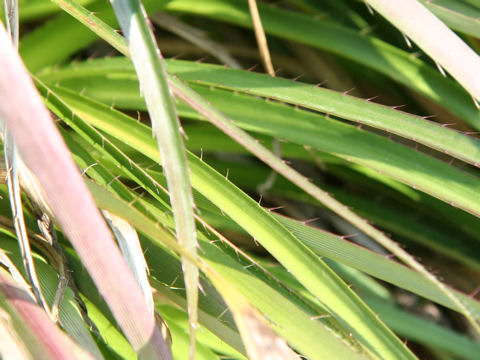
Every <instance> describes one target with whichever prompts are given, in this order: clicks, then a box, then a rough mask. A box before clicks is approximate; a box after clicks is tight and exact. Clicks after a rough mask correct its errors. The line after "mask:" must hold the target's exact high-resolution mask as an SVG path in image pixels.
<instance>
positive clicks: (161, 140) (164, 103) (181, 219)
mask: <svg viewBox="0 0 480 360" xmlns="http://www.w3.org/2000/svg"><path fill="white" fill-rule="evenodd" d="M111 2H112V4H113V8H114V9H115V13H116V15H117V18H118V21H119V23H120V26H121V27H122V30H123V33H124V35H125V38H126V39H127V43H128V46H129V49H130V54H131V58H132V61H133V64H134V65H135V70H136V72H137V74H138V78H139V79H140V90H141V92H142V94H143V96H144V97H145V101H146V103H147V107H148V112H149V114H150V119H151V122H152V131H153V134H154V136H155V137H156V139H157V141H158V145H159V150H160V153H161V154H162V161H163V162H162V166H163V169H164V171H165V175H166V178H167V183H168V188H169V190H170V203H171V204H172V209H173V213H174V218H175V224H176V232H177V237H178V241H179V243H180V244H182V245H183V246H184V247H185V248H187V249H188V250H189V251H190V252H191V254H192V256H195V254H196V253H197V238H196V230H195V220H194V216H193V197H192V190H191V187H190V178H189V176H188V166H187V159H186V156H185V148H184V145H183V141H182V137H181V134H180V132H181V129H180V124H179V121H178V118H177V114H176V112H175V107H174V103H173V99H172V94H171V92H170V90H169V87H168V84H167V77H166V72H165V68H164V65H163V59H162V58H161V54H160V50H159V49H158V48H157V46H156V43H155V39H154V37H153V34H152V33H151V31H150V29H149V28H148V25H147V21H146V20H147V19H146V13H145V10H144V8H143V6H142V5H141V3H140V2H139V1H138V0H112V1H111ZM183 269H184V277H185V284H186V288H187V298H188V312H189V315H190V346H191V353H190V359H191V360H193V359H194V356H195V344H196V341H195V327H196V324H197V317H198V315H197V306H198V305H197V303H198V276H199V274H198V269H197V267H196V266H195V265H194V264H192V263H190V262H189V261H188V260H186V259H184V261H183Z"/></svg>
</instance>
